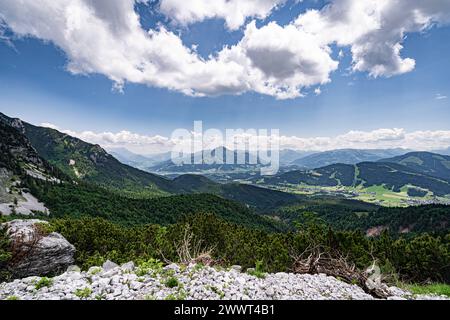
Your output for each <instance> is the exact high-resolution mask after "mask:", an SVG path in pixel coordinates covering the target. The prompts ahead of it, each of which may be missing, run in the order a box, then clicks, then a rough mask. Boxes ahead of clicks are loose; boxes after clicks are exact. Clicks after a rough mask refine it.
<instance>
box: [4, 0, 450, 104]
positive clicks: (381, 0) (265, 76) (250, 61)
mask: <svg viewBox="0 0 450 320" xmlns="http://www.w3.org/2000/svg"><path fill="white" fill-rule="evenodd" d="M137 2H140V3H147V2H148V0H58V1H53V0H22V1H16V0H2V1H0V30H4V28H5V26H7V27H8V28H9V29H11V30H12V31H13V32H14V34H15V36H17V37H35V38H38V39H42V40H44V41H46V42H51V43H53V44H55V45H56V46H58V47H59V48H61V49H62V50H63V51H64V52H65V53H66V55H67V60H68V61H67V70H68V71H69V72H71V73H73V74H82V75H88V74H94V73H97V74H102V75H105V76H107V77H108V78H109V79H111V80H112V81H113V83H114V85H113V88H114V89H115V90H116V91H119V92H121V91H123V89H124V86H125V84H126V83H127V82H130V83H138V84H145V85H148V86H153V87H159V88H167V89H169V90H174V91H178V92H182V93H184V94H186V95H190V96H217V95H223V94H232V95H239V94H243V93H245V92H257V93H260V94H265V95H270V96H273V97H276V98H277V99H291V98H296V97H300V96H302V95H303V94H302V92H303V90H304V89H305V88H310V87H313V86H320V85H324V84H326V83H328V82H329V81H330V75H331V73H333V72H334V71H335V70H337V68H338V65H339V63H338V61H335V60H334V59H333V58H332V50H331V45H332V44H336V45H337V46H338V47H345V46H349V47H350V48H351V54H352V59H353V70H354V71H360V72H368V73H369V74H370V75H371V76H373V77H380V76H386V77H390V76H393V75H397V74H402V73H405V72H409V71H411V70H413V69H414V67H415V64H416V62H415V60H414V59H413V58H404V57H402V56H401V50H402V47H403V42H404V38H405V37H406V35H407V33H410V32H422V31H424V30H427V29H428V28H430V27H431V26H432V25H433V24H435V23H441V24H443V23H447V22H449V21H450V1H448V0H428V1H421V0H363V1H362V0H333V1H331V2H330V4H328V5H326V6H325V7H324V8H322V9H321V10H309V11H307V12H305V13H303V14H300V15H299V16H298V18H297V19H296V20H295V21H293V22H292V23H290V24H287V25H283V26H281V25H279V24H277V23H276V22H270V23H268V24H266V25H264V26H261V27H258V26H257V25H256V23H255V22H254V21H252V22H250V23H248V24H247V25H246V26H245V28H244V29H243V37H242V39H241V40H240V41H239V42H238V43H237V44H235V45H233V46H225V47H223V48H222V49H221V50H220V51H218V52H215V53H213V54H211V55H210V56H209V57H208V58H203V57H201V56H199V55H198V54H197V52H196V50H195V49H193V48H188V47H186V46H185V45H184V44H183V42H182V40H181V38H180V37H179V35H177V34H175V33H173V32H171V31H169V30H168V29H167V28H165V27H164V26H162V25H160V26H159V27H157V28H156V29H151V30H144V28H143V27H142V25H141V23H140V17H139V15H138V13H137V12H136V11H135V4H136V3H137ZM282 3H284V1H281V0H278V1H277V0H253V1H251V0H217V1H207V0H193V1H179V0H162V1H161V3H160V10H161V11H162V12H164V13H165V14H166V15H168V16H169V17H171V18H172V19H174V20H176V21H178V22H180V23H184V24H188V23H192V22H195V21H201V20H204V19H207V18H223V19H225V21H226V23H227V26H228V27H229V28H230V29H235V28H238V27H240V26H242V25H244V24H245V23H246V22H245V21H246V19H247V18H248V17H254V18H264V17H266V16H268V15H269V14H270V12H271V11H272V10H274V8H276V7H277V6H279V5H281V4H282ZM0 36H1V37H4V32H3V31H1V32H0Z"/></svg>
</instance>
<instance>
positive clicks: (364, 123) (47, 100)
mask: <svg viewBox="0 0 450 320" xmlns="http://www.w3.org/2000/svg"><path fill="white" fill-rule="evenodd" d="M80 1H81V0H80ZM323 5H324V4H323V3H322V2H321V1H305V2H303V3H295V2H293V1H290V2H288V3H287V4H285V5H283V6H282V7H281V8H279V9H274V10H272V11H271V13H270V14H269V15H268V16H267V17H266V18H264V19H259V20H257V23H256V28H263V27H264V26H266V25H267V24H268V23H269V22H272V21H273V22H276V23H277V24H278V25H279V26H280V27H283V26H286V25H288V24H290V23H291V22H292V21H294V20H295V19H296V17H297V16H299V15H301V14H303V13H305V11H306V10H307V9H311V8H316V9H318V10H320V9H322V7H323ZM6 9H7V8H6ZM6 9H3V10H5V11H6ZM135 9H136V12H137V13H138V14H139V16H140V21H141V24H142V28H143V29H145V30H148V29H154V28H158V27H160V26H161V25H164V26H165V28H166V29H167V30H168V31H170V32H173V33H174V34H176V35H178V36H179V38H180V39H181V40H182V42H183V45H184V46H186V47H188V48H189V47H191V46H192V45H197V46H198V47H197V49H196V52H197V54H198V56H199V57H200V58H201V59H205V60H207V59H208V56H209V55H211V54H213V55H214V54H216V53H217V52H218V51H220V50H221V49H222V48H223V46H225V45H228V46H232V45H236V44H238V43H239V41H240V40H241V39H242V38H243V36H244V33H245V25H244V26H241V27H240V28H239V29H237V30H232V31H230V30H229V28H227V26H225V25H224V19H223V18H220V17H218V18H212V19H204V20H201V21H196V22H194V23H190V24H188V25H184V24H180V23H178V24H177V23H174V22H173V21H171V20H170V19H169V18H168V17H167V16H166V15H164V14H163V13H161V12H159V10H158V6H157V5H155V4H149V5H138V6H136V8H135ZM1 13H2V7H1V6H0V14H1ZM0 17H1V15H0ZM5 20H6V23H4V25H6V27H5V26H4V28H3V33H4V35H6V36H8V37H9V38H10V39H11V40H10V41H11V42H12V45H11V43H9V42H8V41H2V42H0V111H2V112H4V113H6V114H8V115H11V116H17V117H20V118H22V119H24V120H26V121H29V122H32V123H35V124H41V123H52V124H55V125H57V126H58V127H60V128H63V129H70V130H74V131H77V132H81V131H87V130H89V131H94V132H103V131H108V132H118V131H121V130H127V131H130V132H135V133H138V134H141V135H156V134H159V135H162V136H169V135H170V133H171V132H172V131H173V130H174V129H176V128H180V127H182V128H191V127H192V124H193V121H194V120H203V122H204V125H205V126H206V127H215V128H219V129H224V128H279V129H280V130H281V133H282V134H283V135H287V136H290V135H295V136H299V137H300V136H301V137H321V136H327V137H333V136H336V135H339V134H345V133H347V132H349V131H351V130H359V131H372V130H377V129H380V128H402V129H404V130H405V131H407V132H412V131H423V130H431V131H438V130H441V131H448V130H450V121H449V119H450V100H449V99H448V98H446V97H447V96H449V97H450V77H449V76H448V75H449V72H450V59H448V57H449V56H450V41H449V39H450V27H449V26H447V25H446V24H442V25H438V26H434V27H430V28H427V29H426V30H424V31H421V32H410V33H407V34H405V39H404V40H403V39H400V40H401V44H402V46H403V47H404V48H403V50H402V51H401V57H408V58H412V59H414V60H415V67H414V69H413V70H411V71H409V72H405V73H402V74H398V75H394V76H379V77H376V78H375V77H373V76H370V72H369V71H367V72H361V71H352V70H351V68H352V65H353V62H352V53H351V48H352V46H351V45H347V46H337V45H336V44H335V43H330V44H329V47H330V49H331V53H330V57H331V58H332V59H334V60H336V61H339V67H338V68H337V69H336V70H335V71H332V72H330V73H329V80H330V81H329V82H328V83H325V84H317V85H312V86H310V87H308V86H305V87H303V86H301V93H302V94H303V95H304V96H303V97H294V98H289V99H279V97H276V96H271V95H268V94H262V93H260V92H256V91H254V90H248V91H247V92H245V93H239V94H237V93H232V94H218V95H216V94H214V96H206V97H192V96H188V95H186V94H184V93H182V92H179V91H178V90H170V89H168V88H164V87H159V88H157V87H155V86H152V85H149V84H145V83H133V82H132V81H125V84H124V88H123V92H122V93H120V92H117V90H112V87H113V81H112V80H111V77H110V76H108V75H107V74H102V73H101V72H92V73H90V74H74V73H73V72H69V71H68V70H67V63H68V60H70V59H71V58H70V57H68V54H67V52H66V51H67V50H64V49H62V48H61V46H60V45H59V44H58V43H57V41H51V40H50V41H49V40H48V39H45V38H44V37H43V38H40V37H38V36H33V35H28V36H24V35H22V34H20V32H16V30H14V27H11V26H10V25H9V24H8V19H5ZM250 20H252V18H251V17H249V18H247V20H246V23H249V22H250ZM10 24H12V23H10ZM292 41H295V39H293V40H292ZM341 50H342V53H343V56H342V57H338V53H339V51H341ZM105 63H107V62H106V61H105ZM317 88H320V90H321V94H320V95H316V94H315V93H314V90H315V89H317Z"/></svg>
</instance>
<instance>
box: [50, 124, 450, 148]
mask: <svg viewBox="0 0 450 320" xmlns="http://www.w3.org/2000/svg"><path fill="white" fill-rule="evenodd" d="M42 126H45V127H50V128H53V129H57V130H59V131H61V132H64V133H66V134H68V135H71V136H74V137H77V138H79V139H81V140H84V141H86V142H89V143H94V144H99V145H101V146H102V147H104V148H106V149H111V148H119V147H125V148H127V149H129V150H130V151H133V152H136V153H139V154H152V153H158V152H161V153H162V152H167V151H171V150H172V148H173V147H174V146H175V145H176V144H177V143H179V141H177V140H171V138H169V137H163V136H160V135H155V136H147V135H140V134H136V133H132V132H130V131H126V130H124V131H120V132H116V133H113V132H92V131H83V132H75V131H72V130H63V129H60V128H58V126H56V125H53V124H49V123H44V124H42ZM269 134H270V133H269ZM236 137H238V138H239V137H240V138H246V139H249V137H250V136H249V134H248V132H244V133H241V134H237V135H236ZM222 138H223V137H220V139H218V140H217V141H221V139H222ZM279 139H280V140H279V143H280V148H282V149H284V148H289V149H297V150H307V151H326V150H334V149H345V148H354V149H388V148H406V149H413V150H428V151H431V150H438V149H445V148H448V147H449V146H450V131H445V130H441V131H439V130H438V131H413V132H407V131H406V130H404V129H400V128H393V129H377V130H373V131H358V130H352V131H349V132H347V133H344V134H340V135H337V136H333V137H308V138H306V137H298V136H283V135H282V136H280V137H279ZM208 141H209V143H210V144H211V145H214V146H218V145H215V144H214V141H216V139H215V137H214V136H210V137H209V140H208ZM184 142H185V143H186V141H184Z"/></svg>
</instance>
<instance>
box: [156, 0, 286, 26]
mask: <svg viewBox="0 0 450 320" xmlns="http://www.w3.org/2000/svg"><path fill="white" fill-rule="evenodd" d="M285 1H286V0H189V1H186V0H161V2H160V5H159V9H160V11H161V12H162V13H163V14H165V15H166V16H168V17H170V18H171V19H173V20H174V21H176V22H178V23H180V24H182V25H188V24H191V23H194V22H199V21H203V20H206V19H212V18H221V19H224V20H225V23H226V25H227V27H228V28H229V29H231V30H236V29H238V28H239V27H241V26H242V25H244V23H245V21H246V19H247V18H249V17H251V18H259V19H264V18H266V17H267V16H268V15H269V14H270V13H271V12H272V11H273V10H274V9H275V8H277V7H278V6H279V5H282V4H283V3H284V2H285Z"/></svg>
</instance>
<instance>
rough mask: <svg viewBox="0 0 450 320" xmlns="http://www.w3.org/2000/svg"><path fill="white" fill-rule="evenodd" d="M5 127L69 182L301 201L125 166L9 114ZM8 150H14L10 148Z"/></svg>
mask: <svg viewBox="0 0 450 320" xmlns="http://www.w3.org/2000/svg"><path fill="white" fill-rule="evenodd" d="M0 123H1V124H2V127H3V128H5V130H6V129H7V130H9V131H8V132H9V136H8V135H6V134H5V137H10V140H11V141H15V143H17V144H19V145H20V149H21V150H22V149H24V150H30V151H29V153H30V154H31V155H32V156H30V157H29V158H30V159H31V158H33V159H34V158H36V159H38V160H34V161H35V162H36V161H40V162H42V163H43V164H47V167H49V168H48V169H47V170H53V169H54V170H58V172H61V174H63V175H65V176H67V177H68V180H72V181H80V182H84V183H90V184H95V185H97V186H99V187H102V188H104V189H107V190H110V191H113V192H120V193H121V194H126V195H129V196H133V197H142V196H147V197H148V196H151V197H158V196H168V195H176V194H186V193H210V194H215V195H218V196H221V197H224V198H228V199H232V200H237V201H239V202H241V203H244V204H246V205H249V206H255V207H256V208H257V209H265V208H269V207H271V206H272V204H274V203H277V204H279V203H282V202H286V203H289V202H291V201H294V200H296V199H297V198H298V197H297V196H296V195H293V194H288V193H283V192H279V191H275V190H270V189H266V188H261V187H255V186H251V185H239V184H233V183H232V184H219V183H216V182H213V181H211V180H209V179H207V178H205V177H203V176H200V175H185V176H180V177H178V178H177V179H174V180H172V179H169V178H167V177H162V176H159V175H156V174H152V173H149V172H146V171H142V170H139V169H137V168H134V167H131V166H129V165H126V164H123V163H121V162H120V161H118V160H117V159H116V158H114V157H113V156H112V155H111V154H109V153H108V152H106V151H105V150H104V149H103V148H101V147H100V146H99V145H93V144H89V143H87V142H84V141H82V140H80V139H78V138H75V137H72V136H69V135H67V134H64V133H61V132H59V131H57V130H55V129H50V128H44V127H38V126H34V125H31V124H29V123H26V122H24V121H21V120H19V119H13V118H9V117H7V116H5V115H4V114H0ZM3 140H4V138H3V136H2V141H3ZM5 148H6V149H11V150H15V149H14V148H12V147H11V145H8V146H6V147H5ZM11 152H13V151H11ZM8 159H9V158H6V157H4V156H2V161H3V162H7V161H9V162H13V163H18V162H19V161H11V160H8ZM22 162H24V161H22Z"/></svg>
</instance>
